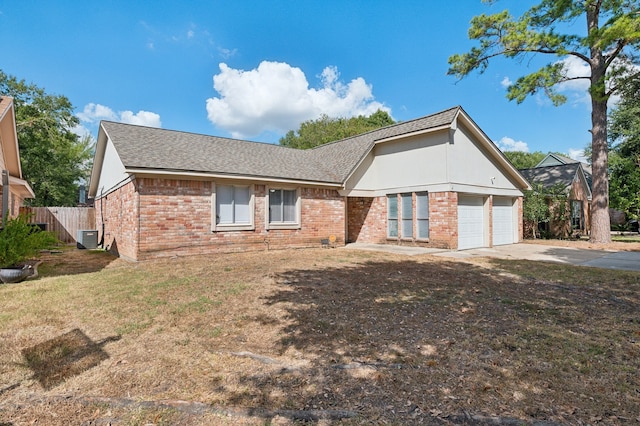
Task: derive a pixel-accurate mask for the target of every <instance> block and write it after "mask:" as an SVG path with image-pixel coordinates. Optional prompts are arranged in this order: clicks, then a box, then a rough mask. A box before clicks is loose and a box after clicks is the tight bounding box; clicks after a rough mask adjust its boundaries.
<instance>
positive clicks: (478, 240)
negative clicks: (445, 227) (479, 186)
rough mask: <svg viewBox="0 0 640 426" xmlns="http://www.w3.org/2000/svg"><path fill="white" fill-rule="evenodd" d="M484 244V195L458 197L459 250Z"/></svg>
mask: <svg viewBox="0 0 640 426" xmlns="http://www.w3.org/2000/svg"><path fill="white" fill-rule="evenodd" d="M483 246H484V202H483V200H482V197H468V196H461V197H459V199H458V250H465V249H470V248H476V247H483Z"/></svg>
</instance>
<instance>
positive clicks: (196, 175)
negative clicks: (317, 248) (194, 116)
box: [126, 168, 342, 188]
mask: <svg viewBox="0 0 640 426" xmlns="http://www.w3.org/2000/svg"><path fill="white" fill-rule="evenodd" d="M126 171H127V173H129V174H131V175H136V176H140V177H149V178H153V177H156V178H167V177H169V178H186V179H191V180H193V179H202V178H206V179H232V180H240V181H252V182H265V183H267V182H279V183H290V184H295V185H308V186H328V187H331V188H341V187H342V184H341V183H328V182H316V181H306V180H297V179H283V178H271V177H264V176H242V175H228V174H220V173H206V172H185V171H181V170H157V169H155V170H149V169H135V168H127V169H126Z"/></svg>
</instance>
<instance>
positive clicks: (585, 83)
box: [558, 56, 591, 105]
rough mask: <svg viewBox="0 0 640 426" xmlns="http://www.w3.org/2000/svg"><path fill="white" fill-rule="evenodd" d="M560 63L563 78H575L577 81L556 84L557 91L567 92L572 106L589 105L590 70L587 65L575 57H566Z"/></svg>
mask: <svg viewBox="0 0 640 426" xmlns="http://www.w3.org/2000/svg"><path fill="white" fill-rule="evenodd" d="M560 63H561V64H562V65H563V69H564V73H565V76H566V77H567V78H577V80H569V81H565V82H564V83H560V84H558V91H559V92H569V93H567V94H568V95H570V99H569V100H570V101H571V102H572V103H574V104H582V103H584V104H587V105H591V98H590V97H589V86H590V84H591V83H590V81H589V76H590V75H591V69H590V68H589V64H587V63H586V62H585V61H583V60H582V59H580V58H577V57H575V56H568V57H567V58H565V59H563V60H562V61H560Z"/></svg>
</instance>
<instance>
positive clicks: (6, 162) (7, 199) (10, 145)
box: [0, 96, 35, 220]
mask: <svg viewBox="0 0 640 426" xmlns="http://www.w3.org/2000/svg"><path fill="white" fill-rule="evenodd" d="M0 148H1V152H0V170H1V172H2V180H1V181H0V184H1V185H2V187H1V188H0V189H1V192H2V197H1V198H0V204H1V206H2V207H1V208H2V219H3V220H4V219H6V218H7V217H15V216H17V215H18V213H19V209H20V207H21V206H22V205H23V203H24V200H25V199H27V198H34V197H35V194H34V193H33V190H32V189H31V186H29V184H28V183H27V181H25V180H24V179H22V168H21V166H20V150H19V148H18V134H17V131H16V114H15V109H14V105H13V98H11V97H9V96H0Z"/></svg>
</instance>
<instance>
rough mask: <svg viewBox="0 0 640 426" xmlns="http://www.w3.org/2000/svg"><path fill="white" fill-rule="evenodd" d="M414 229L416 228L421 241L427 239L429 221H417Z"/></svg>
mask: <svg viewBox="0 0 640 426" xmlns="http://www.w3.org/2000/svg"><path fill="white" fill-rule="evenodd" d="M416 227H417V228H418V238H420V239H422V240H426V239H428V238H429V219H418V220H417V222H416Z"/></svg>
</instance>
